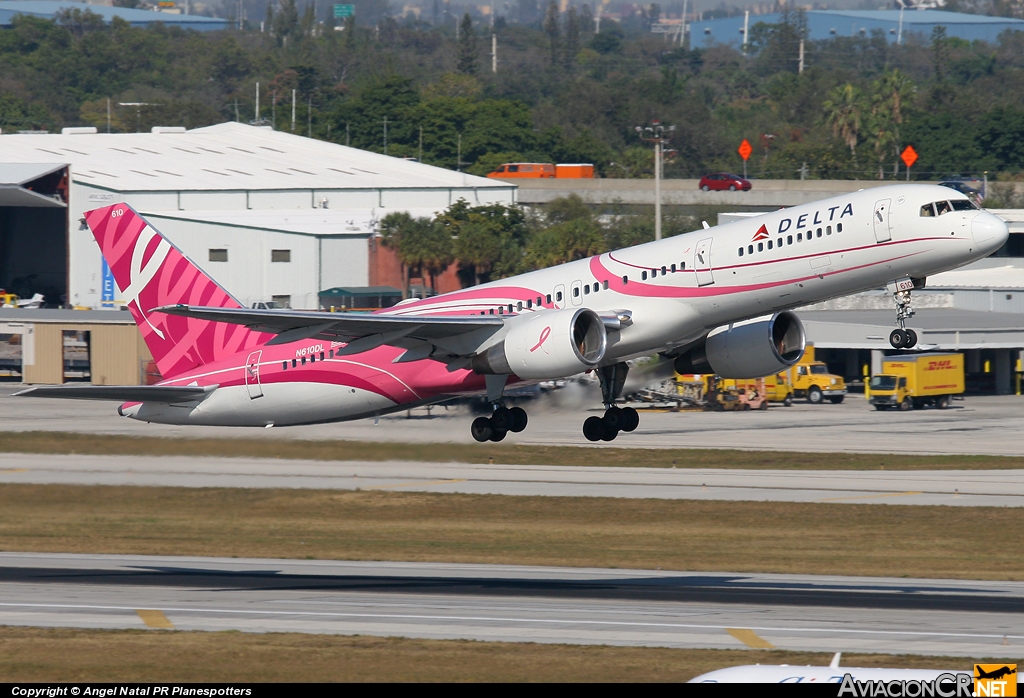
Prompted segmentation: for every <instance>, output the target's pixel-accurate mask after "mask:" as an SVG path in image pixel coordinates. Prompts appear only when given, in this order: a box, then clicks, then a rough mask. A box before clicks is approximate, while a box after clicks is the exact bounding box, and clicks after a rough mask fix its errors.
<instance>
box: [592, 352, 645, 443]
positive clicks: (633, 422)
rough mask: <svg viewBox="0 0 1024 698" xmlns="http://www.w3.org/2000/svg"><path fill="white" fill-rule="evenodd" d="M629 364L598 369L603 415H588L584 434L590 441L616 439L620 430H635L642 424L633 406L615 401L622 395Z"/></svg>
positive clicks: (618, 364)
mask: <svg viewBox="0 0 1024 698" xmlns="http://www.w3.org/2000/svg"><path fill="white" fill-rule="evenodd" d="M628 372H629V366H627V365H626V364H625V363H624V362H620V363H617V364H615V365H613V366H604V367H602V368H599V369H597V376H598V378H599V379H600V380H601V399H602V402H604V406H605V411H604V416H603V417H597V416H593V417H587V419H586V421H585V422H583V436H585V437H586V438H587V440H588V441H614V440H615V437H617V436H618V435H619V432H620V431H633V430H634V429H636V428H637V427H638V426H640V415H639V414H638V413H637V411H636V410H634V409H633V408H632V407H619V406H618V405H616V404H615V401H616V400H617V399H618V398H619V397H620V396H621V395H622V388H623V386H624V385H625V384H626V374H627V373H628Z"/></svg>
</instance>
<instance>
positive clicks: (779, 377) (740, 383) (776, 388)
mask: <svg viewBox="0 0 1024 698" xmlns="http://www.w3.org/2000/svg"><path fill="white" fill-rule="evenodd" d="M714 377H715V376H714V375H713V374H707V375H699V374H698V375H692V376H682V375H678V374H677V375H676V381H677V382H693V381H698V382H702V383H703V392H702V394H704V395H706V394H707V393H708V392H709V391H710V390H711V380H712V379H713V378H714ZM718 384H719V386H720V387H721V388H722V389H723V390H724V389H735V390H745V391H746V392H747V393H751V392H756V393H757V394H758V395H764V396H765V398H767V401H768V402H781V403H782V404H783V405H785V406H786V407H789V406H791V405H792V404H793V386H792V385H791V384H790V382H789V377H788V376H787V375H786V374H785V373H772V374H769V375H767V376H765V377H764V378H718ZM754 407H755V408H756V407H757V405H754Z"/></svg>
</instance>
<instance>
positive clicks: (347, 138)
mask: <svg viewBox="0 0 1024 698" xmlns="http://www.w3.org/2000/svg"><path fill="white" fill-rule="evenodd" d="M351 145H352V140H351V139H350V138H349V131H348V122H347V121H346V122H345V146H346V147H348V146H351Z"/></svg>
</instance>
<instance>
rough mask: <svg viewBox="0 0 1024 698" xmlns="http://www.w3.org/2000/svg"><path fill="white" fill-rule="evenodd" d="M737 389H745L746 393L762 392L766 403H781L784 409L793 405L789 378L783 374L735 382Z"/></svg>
mask: <svg viewBox="0 0 1024 698" xmlns="http://www.w3.org/2000/svg"><path fill="white" fill-rule="evenodd" d="M733 382H734V383H736V387H738V388H746V389H747V390H748V391H750V390H757V391H763V393H764V395H765V397H767V398H768V402H781V403H782V404H783V405H785V406H786V407H789V406H790V405H792V404H793V386H792V385H790V382H789V376H787V375H786V374H785V373H773V374H771V375H768V376H765V377H764V378H758V379H756V380H736V381H733Z"/></svg>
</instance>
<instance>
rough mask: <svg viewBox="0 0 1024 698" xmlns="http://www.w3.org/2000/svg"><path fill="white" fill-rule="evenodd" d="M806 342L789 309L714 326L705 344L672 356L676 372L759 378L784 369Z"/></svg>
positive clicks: (797, 355)
mask: <svg viewBox="0 0 1024 698" xmlns="http://www.w3.org/2000/svg"><path fill="white" fill-rule="evenodd" d="M806 346H807V337H806V335H805V333H804V326H803V323H802V322H800V318H798V317H797V316H796V314H795V313H791V312H789V311H788V310H787V311H784V312H781V313H776V314H775V315H772V316H771V317H768V318H763V317H762V318H755V319H754V320H748V321H747V322H744V323H737V324H734V325H727V326H725V327H719V328H717V329H716V330H714V331H713V332H712V333H711V334H710V335H708V338H707V339H706V340H704V344H703V345H701V346H699V347H694V348H693V349H690V350H689V351H688V352H686V353H685V354H682V355H681V356H679V357H678V358H677V359H676V360H675V369H676V371H677V372H678V373H716V374H718V375H719V376H721V377H722V378H760V377H761V376H767V375H769V374H771V373H777V372H779V371H782V370H783V369H787V368H789V367H790V366H792V365H793V364H795V363H796V362H798V361H799V360H800V357H801V356H803V355H804V348H805V347H806Z"/></svg>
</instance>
